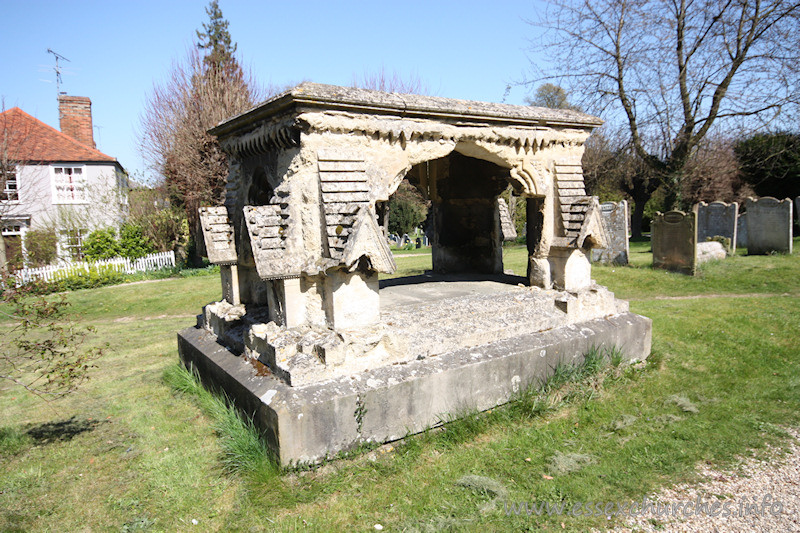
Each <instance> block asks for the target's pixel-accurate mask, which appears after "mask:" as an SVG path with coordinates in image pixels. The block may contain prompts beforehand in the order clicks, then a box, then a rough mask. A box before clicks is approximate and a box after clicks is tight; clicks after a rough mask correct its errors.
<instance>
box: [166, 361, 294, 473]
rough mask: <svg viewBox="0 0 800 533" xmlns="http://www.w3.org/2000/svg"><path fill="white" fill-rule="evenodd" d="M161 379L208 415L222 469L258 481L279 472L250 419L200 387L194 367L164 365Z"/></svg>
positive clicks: (230, 403) (224, 399) (230, 404)
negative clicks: (218, 447) (218, 450)
mask: <svg viewBox="0 0 800 533" xmlns="http://www.w3.org/2000/svg"><path fill="white" fill-rule="evenodd" d="M164 381H165V382H166V383H167V384H168V385H169V386H170V387H172V389H173V390H175V391H176V392H178V393H180V394H185V395H187V396H191V397H192V399H193V400H194V401H195V402H196V403H197V405H198V406H199V407H200V409H201V410H203V412H205V414H206V415H208V417H209V418H211V420H212V428H213V429H214V431H215V432H216V433H217V435H218V436H219V438H220V446H221V448H222V457H221V462H222V467H223V469H224V470H225V472H227V473H229V474H246V475H249V476H251V477H253V478H254V479H256V480H258V481H267V480H269V479H271V478H274V477H275V476H276V475H278V474H279V473H280V467H279V466H278V464H277V461H275V460H274V457H273V454H272V453H271V451H270V450H269V448H267V446H266V444H265V443H264V441H263V440H262V439H261V436H260V434H259V432H258V429H256V427H255V425H254V424H253V421H252V420H251V419H248V418H246V417H244V416H242V414H241V413H240V412H239V411H238V410H237V409H236V407H235V406H234V405H233V403H232V402H231V401H230V400H228V399H227V398H226V397H222V396H218V395H216V394H213V393H211V392H210V391H208V390H207V389H206V388H205V387H203V385H202V383H201V382H200V378H199V377H198V375H197V372H196V371H195V370H192V371H189V370H188V369H186V368H185V367H184V366H183V365H181V364H177V365H173V366H170V367H167V369H166V370H165V371H164Z"/></svg>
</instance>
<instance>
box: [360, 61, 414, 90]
mask: <svg viewBox="0 0 800 533" xmlns="http://www.w3.org/2000/svg"><path fill="white" fill-rule="evenodd" d="M352 85H353V87H358V88H360V89H372V90H373V91H383V92H387V93H400V94H430V90H429V89H428V85H427V84H426V83H425V82H424V81H422V79H421V78H420V77H419V76H418V75H416V74H411V75H408V76H403V75H402V74H400V73H399V72H397V71H396V70H394V71H392V72H387V71H386V67H383V66H382V67H381V68H380V70H378V71H377V72H367V73H364V75H363V76H361V77H360V78H359V77H357V76H353V83H352Z"/></svg>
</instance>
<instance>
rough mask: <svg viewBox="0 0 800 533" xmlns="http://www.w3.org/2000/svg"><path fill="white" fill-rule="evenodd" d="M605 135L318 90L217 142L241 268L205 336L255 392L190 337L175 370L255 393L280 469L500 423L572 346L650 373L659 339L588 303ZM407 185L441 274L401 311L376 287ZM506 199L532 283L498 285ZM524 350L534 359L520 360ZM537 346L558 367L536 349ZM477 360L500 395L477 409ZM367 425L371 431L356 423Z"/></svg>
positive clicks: (235, 127)
mask: <svg viewBox="0 0 800 533" xmlns="http://www.w3.org/2000/svg"><path fill="white" fill-rule="evenodd" d="M600 124H601V121H600V120H599V119H597V118H596V117H592V116H589V115H585V114H583V113H579V112H575V111H566V110H552V109H544V108H534V107H527V106H510V105H503V104H490V103H484V102H467V101H461V100H452V99H445V98H437V97H427V96H416V95H399V94H388V93H382V92H377V91H368V90H362V89H354V88H344V87H333V86H327V85H318V84H311V83H306V84H302V85H300V86H298V87H295V88H294V89H292V90H290V91H288V92H286V93H284V94H282V95H279V96H277V97H275V98H273V99H271V100H269V101H267V102H265V103H263V104H262V105H260V106H258V107H256V108H253V109H252V110H250V111H248V112H246V113H244V114H242V115H238V116H236V117H233V118H232V119H230V120H228V121H226V122H224V123H222V124H220V125H219V126H217V127H216V128H214V129H213V130H211V133H212V134H214V135H216V136H217V137H218V138H219V140H220V144H221V146H222V147H223V149H224V150H225V151H226V152H227V154H228V156H229V167H230V173H229V176H228V182H227V186H226V198H225V209H226V211H227V214H228V218H229V220H228V226H227V228H228V229H227V231H228V233H226V235H227V239H228V246H227V248H226V251H227V253H228V254H230V253H231V252H233V255H232V256H231V257H232V261H234V262H235V263H236V265H235V266H230V267H225V268H228V270H224V271H223V272H222V276H223V294H224V295H227V294H229V293H230V294H232V296H231V297H230V298H228V297H227V296H226V300H227V301H226V302H218V303H214V304H210V305H208V306H206V308H205V311H204V313H203V317H202V318H201V320H200V326H201V327H202V328H203V329H204V331H206V332H208V334H209V335H212V336H213V339H215V341H214V342H215V343H216V344H214V346H218V345H219V344H222V345H224V346H225V347H226V348H227V349H228V350H230V351H231V352H234V353H238V354H243V355H244V356H245V357H243V358H242V359H245V360H246V361H248V362H249V364H252V365H254V366H255V367H256V368H257V369H259V372H261V375H259V376H257V377H253V376H252V375H251V373H249V367H248V368H244V367H242V365H246V364H247V363H245V362H243V361H242V360H241V359H239V361H238V363H237V364H238V366H236V364H235V363H233V362H231V361H228V360H225V359H224V354H222V355H221V354H220V352H213V349H210V348H208V347H207V346H206V348H199V346H201V345H203V342H204V341H203V340H202V339H199V338H198V337H197V336H196V335H193V334H189V333H186V332H183V333H182V334H181V337H180V339H181V340H180V345H181V354H182V357H183V358H184V360H185V361H189V360H194V361H201V360H202V361H206V362H208V361H212V360H214V363H213V364H210V363H209V364H206V366H205V368H206V371H207V372H209V373H210V374H215V373H217V372H220V373H225V376H223V377H221V378H219V380H220V381H221V382H223V383H225V384H230V383H232V382H234V381H236V382H238V388H236V391H237V393H242V391H248V392H247V394H249V395H250V396H247V397H246V398H244V400H243V403H242V404H243V405H256V406H257V410H258V412H259V413H260V414H259V415H258V416H257V417H256V420H258V423H259V424H261V425H262V427H263V428H264V429H265V431H266V435H267V439H268V441H269V442H270V444H271V445H272V446H273V447H275V448H276V449H277V450H278V452H279V456H280V458H281V461H282V462H284V463H286V462H287V461H314V460H318V459H319V458H321V457H323V456H324V455H325V454H327V453H328V452H336V451H338V450H340V449H342V448H343V447H346V446H350V445H353V444H356V443H358V442H361V441H364V440H369V439H372V440H385V439H387V438H400V437H401V436H402V435H403V434H404V433H403V434H399V433H396V432H397V431H399V430H397V429H386V428H397V427H400V428H402V431H411V430H413V429H414V428H417V429H421V428H423V427H425V425H426V424H428V423H429V415H430V413H431V412H437V413H440V414H441V413H446V412H451V411H453V410H454V409H463V408H464V407H468V408H481V409H485V408H489V407H492V406H494V405H497V404H498V403H501V402H502V401H506V400H507V399H508V398H509V397H510V394H512V393H513V391H514V390H515V389H514V388H513V387H515V386H516V387H517V389H518V388H519V386H520V379H522V378H521V377H520V370H519V369H520V367H521V366H526V365H528V366H530V368H528V367H527V366H526V368H525V372H522V373H521V374H522V375H523V376H524V379H525V380H528V377H529V376H534V375H535V374H537V373H538V372H539V370H535V369H534V368H533V367H534V366H536V367H537V368H538V366H537V365H539V362H540V361H541V362H542V364H544V365H545V366H542V367H541V371H542V372H544V369H545V367H546V366H547V365H550V364H551V363H553V362H555V361H556V359H558V360H559V361H561V360H562V359H563V358H564V357H565V355H563V354H566V352H564V351H563V350H567V351H570V353H571V352H573V351H575V350H576V349H577V348H576V347H577V346H579V345H580V346H583V345H584V344H585V345H586V346H588V345H589V344H595V343H597V342H602V343H606V344H608V345H615V346H623V347H626V348H625V349H627V350H628V354H627V355H628V356H629V357H633V358H643V357H646V355H647V353H648V352H649V331H650V330H649V328H650V326H649V321H647V319H644V318H642V317H635V315H631V314H630V313H628V310H627V305H626V304H625V303H624V302H621V301H619V300H616V299H615V298H614V296H613V294H612V293H610V292H609V291H607V290H605V289H604V288H602V287H599V286H597V285H596V284H594V282H593V281H592V279H591V265H590V263H589V261H588V259H587V254H589V253H591V250H592V249H593V248H598V247H603V246H606V245H607V244H608V237H607V235H606V232H605V230H604V228H603V225H602V220H601V212H600V207H599V204H598V202H597V199H596V198H593V197H591V196H588V195H587V194H586V190H585V187H584V183H583V174H582V170H581V164H580V161H581V156H582V153H583V145H584V142H585V140H586V138H587V137H588V136H589V134H590V133H591V131H592V130H593V129H594V128H595V127H597V126H599V125H600ZM404 179H407V180H408V182H409V183H411V184H412V185H413V186H415V187H416V188H417V189H418V190H419V192H420V194H421V195H422V197H423V198H424V199H425V200H426V201H427V202H429V204H430V211H429V218H428V220H427V221H426V224H425V232H426V234H427V235H428V236H430V244H431V246H432V267H433V268H432V272H426V274H425V275H423V276H420V277H419V279H414V280H409V279H405V280H401V284H400V285H399V286H398V290H396V291H393V292H392V291H390V292H389V295H388V296H387V297H389V298H390V299H393V300H394V301H395V303H396V302H397V301H400V302H401V304H403V302H405V303H404V304H403V305H401V306H400V307H399V308H390V309H385V308H382V306H383V305H384V303H385V302H384V296H385V295H386V294H387V293H386V290H387V288H388V286H387V284H389V283H390V282H391V281H393V280H380V279H379V274H380V273H392V272H394V271H395V270H396V265H395V262H394V258H393V256H392V254H391V251H390V249H389V247H388V244H387V236H386V233H387V228H388V225H387V218H386V217H387V216H388V217H391V210H390V209H388V208H387V202H388V201H389V199H390V196H391V195H392V194H393V193H394V192H395V191H396V190H397V189H398V187H399V185H400V183H401V182H402V181H403V180H404ZM509 184H510V185H511V186H512V188H513V189H514V191H513V192H514V195H515V197H516V198H518V199H519V201H522V202H525V208H526V214H527V226H526V240H527V248H528V256H529V270H528V272H527V277H526V278H523V277H514V276H511V275H506V274H504V270H503V246H502V244H503V243H502V241H503V239H511V238H514V237H515V231H514V230H515V228H514V227H513V223H512V222H511V217H510V216H509V213H508V206H507V205H506V204H505V203H504V202H503V201H502V200H501V199H500V195H501V194H502V193H503V191H505V190H507V188H508V186H509ZM387 213H388V214H387ZM231 238H232V244H231ZM395 240H397V241H401V243H402V242H405V241H407V240H408V236H407V235H403V237H402V239H401V238H400V236H397V237H395ZM226 276H227V278H226ZM433 278H436V279H439V280H440V281H441V282H442V283H441V284H438V285H436V284H434V283H433V282H432V281H431V280H432V279H433ZM226 280H227V281H226ZM521 282H526V283H527V284H528V285H531V287H525V286H524V283H521ZM403 283H407V284H408V286H407V287H406V286H403ZM486 283H488V284H489V285H488V287H490V289H488V291H489V292H484V291H487V289H486V287H487V285H485V284H486ZM473 284H477V285H473ZM520 285H523V286H520ZM226 287H232V288H233V289H231V290H228V289H226ZM412 287H414V288H415V290H412V289H411V288H412ZM543 289H544V290H543ZM553 289H555V290H553ZM226 291H227V292H226ZM476 291H477V292H476ZM494 291H501V292H504V293H505V294H503V295H502V296H500V295H498V294H496V293H495V292H494ZM239 294H241V302H239V296H238V295H239ZM414 294H416V295H414ZM431 295H437V296H436V298H437V300H436V303H430V304H429V305H428V304H426V303H425V301H424V300H425V299H426V298H429V297H431ZM409 301H410V302H415V304H414V305H413V306H411V307H409V305H410V304H409ZM239 303H241V304H240V305H237V304H239ZM389 307H391V303H390V304H389ZM412 307H413V309H412ZM443 313H444V314H446V315H448V316H443ZM450 315H452V316H450ZM592 321H597V322H596V323H593V324H591V325H589V323H590V322H592ZM578 332H580V343H579V344H574V343H573V340H575V338H576V336H577V334H578ZM520 335H526V336H528V337H526V338H525V339H524V340H520V339H519V338H518V337H519V336H520ZM542 339H544V340H542ZM542 343H544V344H542ZM581 343H582V344H581ZM517 345H519V346H524V350H523V352H520V353H518V354H514V355H509V354H511V351H513V350H514V349H516V348H513V347H514V346H517ZM545 345H546V346H551V347H552V349H551V352H552V354H551V356H549V357H548V358H544V355H543V353H544V349H541V350H539V349H534V348H531V346H545ZM490 346H491V349H488V347H490ZM479 347H480V351H481V352H483V351H484V348H487V349H486V353H487V354H492V355H490V356H488V358H484V357H483V355H481V354H480V353H478V351H479V350H478V348H479ZM581 349H582V348H581ZM509 350H511V351H509ZM211 352H213V353H211ZM201 353H202V356H201V355H199V354H201ZM494 354H500V355H499V356H496V355H494ZM434 355H435V356H436V357H433V356H434ZM576 356H577V352H576ZM219 357H221V358H222V359H215V358H219ZM232 357H233V356H232ZM202 358H205V359H202ZM485 361H489V362H492V363H491V364H492V369H493V370H492V372H493V378H492V379H493V382H497V383H496V385H497V386H496V387H493V388H492V392H491V393H490V394H488V395H485V396H483V397H480V398H473V393H472V390H473V389H474V387H472V386H471V385H469V384H470V383H479V382H481V380H485V376H481V374H482V373H483V371H482V370H481V368H483V367H482V366H481V365H483V363H484V362H485ZM523 361H527V363H526V364H525V365H521V363H522V362H523ZM442 362H446V363H444V366H442V365H443V363H442ZM475 362H479V363H480V365H477V366H476V365H475V364H473V363H475ZM203 364H205V363H201V364H200V366H203ZM259 365H264V366H263V367H261V366H259ZM460 369H464V372H461V370H460ZM243 370H244V372H243ZM254 372H255V370H254ZM495 372H496V373H495ZM245 374H246V376H245ZM264 374H266V375H264ZM231 376H233V377H231ZM242 376H245V377H242ZM543 376H544V374H543ZM218 377H219V376H216V375H213V376H211V380H212V381H214V380H216V379H217V378H218ZM362 377H363V378H364V379H363V384H358V385H357V384H356V383H360V382H361V380H362ZM240 378H241V379H240ZM451 381H452V382H451ZM364 387H366V389H364ZM377 390H380V391H382V392H381V393H380V394H378V395H373V394H372V393H371V392H370V391H377ZM290 391H296V392H297V393H296V394H295V393H292V392H290ZM462 391H463V392H464V394H465V396H463V397H462V396H460V395H461V393H462ZM384 393H385V394H384ZM407 393H408V394H407ZM243 394H244V393H243ZM428 397H430V398H434V399H435V401H433V402H432V401H430V400H429V399H428ZM362 398H367V400H366V401H370V402H372V401H374V402H377V404H376V405H370V406H368V407H364V406H363V405H361V404H360V402H363V401H364V400H362ZM396 398H401V400H397V399H396ZM398 401H399V402H400V403H403V402H405V403H403V405H400V403H398ZM450 401H455V402H457V405H456V404H452V405H451V404H450V403H448V402H450ZM416 402H422V403H424V404H425V406H422V403H420V405H416ZM358 405H361V407H360V408H359V407H358ZM406 407H408V409H409V412H408V413H405V414H403V415H402V416H403V417H406V418H401V419H398V420H394V421H393V422H394V423H393V424H386V421H387V420H386V419H387V415H386V413H387V412H388V411H389V410H392V411H395V410H396V411H398V412H399V413H402V410H403V409H405V408H406ZM358 409H361V411H360V412H361V413H362V415H363V412H365V410H366V412H368V413H370V414H369V415H368V417H366V418H365V419H364V420H360V419H359V420H355V419H353V416H354V415H353V413H354V412H359V411H358ZM303 416H305V419H303V418H302V417H303ZM370 417H372V418H370ZM323 420H324V421H325V424H322V423H321V421H323ZM331 427H333V428H335V431H328V429H329V428H331ZM296 432H301V433H302V435H303V436H302V438H300V437H298V438H294V437H295V434H296Z"/></svg>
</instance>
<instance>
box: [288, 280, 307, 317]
mask: <svg viewBox="0 0 800 533" xmlns="http://www.w3.org/2000/svg"><path fill="white" fill-rule="evenodd" d="M282 283H283V298H284V325H285V326H286V327H287V328H296V327H298V326H302V325H304V324H305V323H306V302H305V296H304V295H303V291H302V290H301V289H300V278H289V279H285V280H282Z"/></svg>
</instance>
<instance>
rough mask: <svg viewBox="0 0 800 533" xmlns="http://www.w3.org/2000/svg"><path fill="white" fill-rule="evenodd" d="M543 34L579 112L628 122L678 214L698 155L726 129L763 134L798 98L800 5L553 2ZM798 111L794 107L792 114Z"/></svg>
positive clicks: (555, 74)
mask: <svg viewBox="0 0 800 533" xmlns="http://www.w3.org/2000/svg"><path fill="white" fill-rule="evenodd" d="M551 6H552V9H551V10H549V11H548V12H547V13H546V14H544V16H543V19H542V20H543V22H541V24H540V25H542V26H545V27H547V28H548V29H550V30H552V31H551V32H548V34H547V35H548V37H547V39H548V40H547V41H545V42H544V43H543V45H542V48H544V49H545V50H546V51H547V52H549V54H550V57H552V63H553V64H554V65H558V66H557V67H556V69H557V70H556V69H554V70H552V71H545V72H541V77H540V79H542V78H554V79H561V80H563V82H564V83H566V84H567V86H568V88H569V89H570V90H571V93H572V94H580V95H583V97H584V98H583V100H582V101H581V103H582V104H583V105H582V106H583V107H584V108H586V109H588V110H590V112H595V113H602V114H605V116H606V118H607V119H611V120H612V121H616V120H619V121H620V122H622V123H624V124H625V126H626V129H627V131H628V134H629V137H630V139H629V144H630V146H631V149H632V150H633V153H634V154H635V155H636V156H637V157H638V158H640V159H641V161H642V163H643V164H644V165H646V167H647V168H649V169H650V170H651V171H652V173H653V174H654V175H655V176H656V178H657V180H658V181H659V182H660V183H661V184H663V185H664V186H665V187H666V189H667V193H668V197H669V198H670V204H672V206H675V205H678V204H680V203H681V202H680V200H681V198H680V191H681V182H682V179H683V176H684V170H685V167H686V165H687V162H688V161H689V159H690V157H691V155H692V154H693V153H694V151H695V150H697V148H698V147H699V145H700V143H701V141H702V140H703V139H704V138H705V137H706V135H708V133H709V132H710V131H712V128H715V127H717V126H720V125H721V124H719V123H720V122H725V123H728V124H731V123H732V122H735V123H736V125H737V127H747V128H757V127H758V126H760V125H761V124H763V123H765V122H768V121H770V120H774V119H775V118H776V117H778V116H779V115H780V113H781V112H782V111H784V112H785V111H786V110H787V107H789V106H796V104H797V103H798V96H800V83H798V64H800V61H798V59H799V58H798V54H799V53H800V52H798V48H797V39H796V35H797V32H798V29H799V28H800V2H797V1H792V0H552V1H551ZM794 109H796V107H794Z"/></svg>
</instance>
